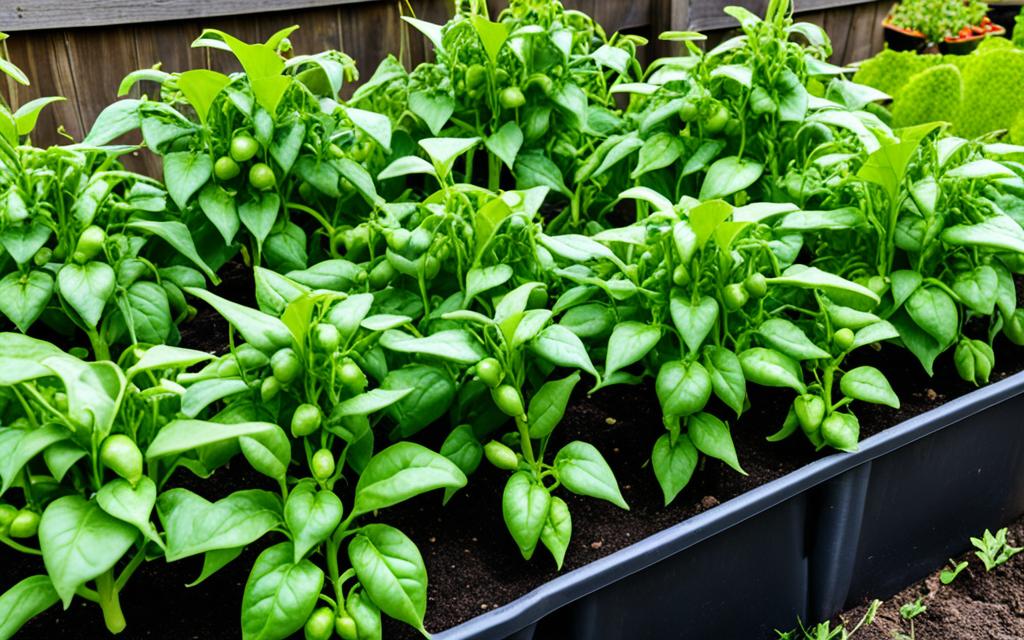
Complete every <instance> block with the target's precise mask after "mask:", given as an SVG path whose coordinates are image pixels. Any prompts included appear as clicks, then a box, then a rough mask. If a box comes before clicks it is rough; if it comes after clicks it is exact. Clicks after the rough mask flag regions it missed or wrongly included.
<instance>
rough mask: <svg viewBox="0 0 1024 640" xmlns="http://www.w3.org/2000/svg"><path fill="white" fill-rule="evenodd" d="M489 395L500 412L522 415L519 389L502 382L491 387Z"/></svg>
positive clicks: (521, 400)
mask: <svg viewBox="0 0 1024 640" xmlns="http://www.w3.org/2000/svg"><path fill="white" fill-rule="evenodd" d="M491 397H492V398H493V399H494V404H496V405H498V408H499V409H501V412H502V413H504V414H505V415H507V416H512V417H513V418H518V417H520V416H522V415H524V413H525V411H523V398H522V397H521V396H520V395H519V389H516V388H515V387H513V386H512V385H510V384H503V385H501V386H500V387H497V388H495V389H491Z"/></svg>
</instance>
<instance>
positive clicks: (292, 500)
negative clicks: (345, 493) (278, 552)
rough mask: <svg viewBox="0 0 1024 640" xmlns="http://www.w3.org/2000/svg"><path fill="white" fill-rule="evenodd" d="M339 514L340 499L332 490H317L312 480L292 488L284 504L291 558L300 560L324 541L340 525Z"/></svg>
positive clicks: (341, 509)
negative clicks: (290, 538)
mask: <svg viewBox="0 0 1024 640" xmlns="http://www.w3.org/2000/svg"><path fill="white" fill-rule="evenodd" d="M342 515H344V509H343V507H342V505H341V498H339V497H338V496H336V495H335V494H334V492H332V491H328V490H326V489H321V490H319V491H318V490H317V488H316V486H315V485H314V484H313V483H311V482H303V483H300V484H299V485H298V486H297V487H295V489H293V490H292V493H291V495H289V496H288V500H287V501H286V502H285V503H284V521H285V524H287V525H288V530H289V531H290V532H291V534H292V542H293V543H294V544H295V554H294V561H295V562H296V563H297V562H299V561H300V560H302V558H303V557H305V555H306V554H307V553H309V552H310V551H311V550H312V549H313V548H314V547H316V546H317V545H318V544H320V543H321V542H323V541H324V540H326V539H327V538H328V537H329V536H330V535H331V533H333V532H334V530H335V529H336V528H337V527H338V525H339V524H341V518H342Z"/></svg>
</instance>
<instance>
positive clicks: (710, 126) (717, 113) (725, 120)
mask: <svg viewBox="0 0 1024 640" xmlns="http://www.w3.org/2000/svg"><path fill="white" fill-rule="evenodd" d="M727 124H729V111H728V110H727V109H726V108H725V107H724V106H722V105H721V104H717V105H715V107H714V109H713V110H712V111H711V113H710V114H709V115H708V117H707V119H706V120H704V132H705V133H707V134H710V135H715V134H717V133H719V132H721V131H722V129H724V128H725V125H727Z"/></svg>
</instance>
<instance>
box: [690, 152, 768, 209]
mask: <svg viewBox="0 0 1024 640" xmlns="http://www.w3.org/2000/svg"><path fill="white" fill-rule="evenodd" d="M763 172H764V166H763V165H762V164H761V163H759V162H756V161H754V160H750V159H744V158H739V157H737V156H727V157H725V158H722V159H720V160H717V161H715V163H714V164H712V165H711V166H710V167H708V173H707V175H706V176H705V177H704V182H703V183H701V187H700V199H701V200H714V199H715V198H724V197H725V196H728V195H732V194H734V193H736V192H737V191H742V190H743V189H746V188H747V187H749V186H750V185H752V184H754V183H755V182H757V179H758V178H760V177H761V174H762V173H763Z"/></svg>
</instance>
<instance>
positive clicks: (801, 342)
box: [757, 318, 829, 360]
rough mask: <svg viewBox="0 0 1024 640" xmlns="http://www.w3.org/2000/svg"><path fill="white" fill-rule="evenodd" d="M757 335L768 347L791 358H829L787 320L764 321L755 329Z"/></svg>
mask: <svg viewBox="0 0 1024 640" xmlns="http://www.w3.org/2000/svg"><path fill="white" fill-rule="evenodd" d="M757 333H758V335H760V336H761V337H762V338H763V339H764V341H765V342H766V343H768V346H770V347H774V348H775V349H778V350H779V351H781V352H782V353H784V354H786V355H788V356H790V357H791V358H796V359H797V360H814V359H819V358H828V357H829V353H828V352H827V351H825V350H824V349H822V348H821V347H819V346H818V345H816V344H814V343H813V342H811V339H810V338H808V337H807V334H806V333H804V331H803V329H801V328H800V327H798V326H796V325H795V324H793V323H792V322H790V321H789V320H784V319H782V318H772V319H770V320H766V321H764V322H762V323H761V326H759V327H758V328H757Z"/></svg>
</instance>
